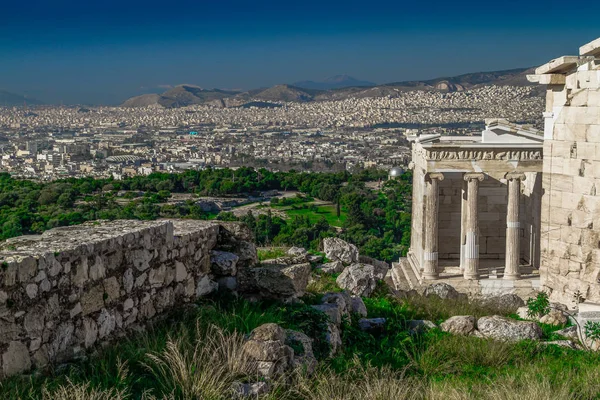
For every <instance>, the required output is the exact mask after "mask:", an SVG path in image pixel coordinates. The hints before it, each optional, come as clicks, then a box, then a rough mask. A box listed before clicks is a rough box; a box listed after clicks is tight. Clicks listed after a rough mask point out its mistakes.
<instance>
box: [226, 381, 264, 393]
mask: <svg viewBox="0 0 600 400" xmlns="http://www.w3.org/2000/svg"><path fill="white" fill-rule="evenodd" d="M269 389H270V388H269V384H268V383H267V382H254V383H242V382H234V383H233V384H232V385H231V390H232V391H233V393H234V394H235V396H237V397H257V396H260V395H261V394H266V393H269Z"/></svg>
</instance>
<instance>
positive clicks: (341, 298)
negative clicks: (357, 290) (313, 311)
mask: <svg viewBox="0 0 600 400" xmlns="http://www.w3.org/2000/svg"><path fill="white" fill-rule="evenodd" d="M351 301H352V299H351V297H350V295H349V294H348V293H346V292H342V293H333V292H329V293H325V294H324V295H323V297H322V298H321V304H337V305H338V306H339V308H340V310H341V312H342V316H350V303H351Z"/></svg>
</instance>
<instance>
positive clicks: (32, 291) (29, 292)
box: [25, 283, 38, 299]
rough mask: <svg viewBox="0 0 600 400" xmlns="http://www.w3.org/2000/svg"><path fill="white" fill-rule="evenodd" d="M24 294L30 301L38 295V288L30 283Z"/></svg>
mask: <svg viewBox="0 0 600 400" xmlns="http://www.w3.org/2000/svg"><path fill="white" fill-rule="evenodd" d="M25 293H27V296H29V298H30V299H35V298H36V296H37V294H38V286H37V285H36V284H35V283H30V284H28V285H27V286H26V287H25Z"/></svg>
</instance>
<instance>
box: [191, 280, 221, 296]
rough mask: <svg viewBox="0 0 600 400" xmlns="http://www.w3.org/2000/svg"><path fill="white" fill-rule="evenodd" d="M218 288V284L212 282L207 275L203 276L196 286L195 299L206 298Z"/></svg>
mask: <svg viewBox="0 0 600 400" xmlns="http://www.w3.org/2000/svg"><path fill="white" fill-rule="evenodd" d="M218 288H219V284H218V283H217V282H215V281H212V280H211V279H210V278H209V277H208V275H204V276H203V277H202V278H201V279H200V280H199V281H198V285H197V286H196V297H202V296H206V295H207V294H210V293H212V292H214V291H215V290H217V289H218Z"/></svg>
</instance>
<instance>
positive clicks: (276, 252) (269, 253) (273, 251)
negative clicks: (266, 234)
mask: <svg viewBox="0 0 600 400" xmlns="http://www.w3.org/2000/svg"><path fill="white" fill-rule="evenodd" d="M257 253H258V260H259V261H265V260H272V259H274V258H279V257H284V256H286V255H287V251H286V249H285V248H282V247H270V248H262V249H258V251H257Z"/></svg>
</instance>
